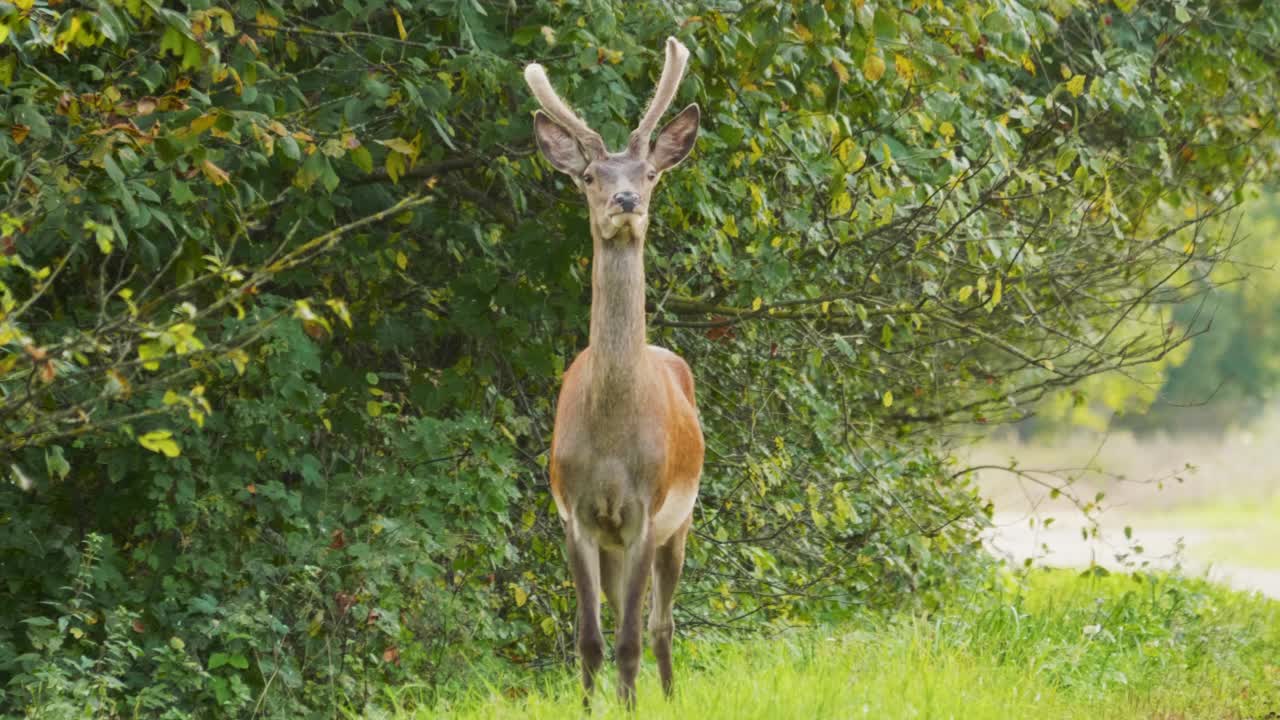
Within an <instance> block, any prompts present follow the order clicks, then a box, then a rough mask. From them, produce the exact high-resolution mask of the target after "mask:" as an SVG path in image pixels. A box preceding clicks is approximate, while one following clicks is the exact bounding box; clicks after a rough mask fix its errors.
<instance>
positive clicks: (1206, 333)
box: [965, 189, 1280, 597]
mask: <svg viewBox="0 0 1280 720" xmlns="http://www.w3.org/2000/svg"><path fill="white" fill-rule="evenodd" d="M1224 222H1225V223H1227V224H1230V225H1233V226H1234V227H1233V228H1231V230H1232V231H1233V232H1237V233H1239V235H1240V237H1241V239H1242V240H1243V242H1242V243H1241V245H1240V256H1239V259H1238V262H1237V263H1235V264H1233V266H1231V267H1224V268H1222V274H1221V276H1220V277H1219V278H1218V280H1220V281H1221V282H1222V285H1220V286H1218V287H1214V288H1211V289H1206V292H1205V293H1204V295H1203V296H1201V297H1198V298H1196V300H1195V301H1194V302H1190V303H1184V304H1181V305H1179V306H1177V307H1175V308H1174V309H1173V315H1174V317H1175V318H1177V320H1178V322H1180V323H1186V324H1188V325H1193V326H1198V328H1199V329H1200V330H1202V331H1203V332H1202V334H1200V335H1198V336H1197V337H1196V338H1195V339H1194V340H1193V341H1192V342H1191V343H1189V344H1188V346H1187V347H1185V348H1184V351H1183V352H1182V353H1180V354H1177V355H1172V356H1170V357H1169V358H1167V360H1166V361H1165V362H1163V363H1160V364H1157V365H1155V366H1152V367H1150V368H1146V369H1144V370H1143V372H1142V373H1140V374H1132V375H1120V374H1113V375H1109V376H1106V377H1100V378H1094V379H1092V380H1091V381H1089V382H1088V383H1086V386H1087V397H1088V398H1089V400H1088V401H1086V402H1073V401H1072V398H1073V397H1079V396H1074V395H1072V394H1064V395H1063V396H1062V397H1060V398H1058V399H1057V400H1056V401H1051V402H1049V403H1047V404H1046V405H1045V406H1044V407H1042V409H1041V410H1042V412H1041V414H1039V415H1037V416H1036V417H1034V418H1031V419H1028V420H1025V421H1023V422H1021V423H1018V424H1015V425H1013V426H1010V427H1008V428H1005V429H1002V430H1001V431H998V432H996V433H994V434H993V435H992V436H991V437H989V438H988V439H986V440H984V441H981V442H979V443H977V444H975V445H973V446H972V447H971V449H970V450H969V452H968V453H967V455H965V458H966V460H967V462H968V463H969V464H970V465H971V466H973V467H975V468H978V469H977V470H976V473H975V474H976V477H977V478H978V482H979V485H980V487H981V488H982V492H983V494H984V495H985V496H986V497H988V498H990V499H991V500H992V502H993V503H994V507H995V516H994V527H993V529H992V530H991V531H990V533H989V534H988V544H989V546H990V547H991V548H992V549H993V550H994V551H995V552H997V553H998V554H1000V555H1004V556H1006V557H1009V558H1012V559H1014V560H1015V561H1018V562H1024V563H1025V562H1028V561H1032V562H1038V563H1042V564H1047V565H1067V566H1080V567H1089V566H1091V565H1094V564H1096V565H1098V566H1101V567H1104V568H1118V567H1123V566H1134V565H1136V566H1143V565H1147V566H1152V567H1162V568H1167V567H1172V566H1175V565H1181V566H1182V567H1183V568H1184V569H1186V570H1188V571H1190V572H1193V573H1197V574H1208V575H1209V576H1211V577H1213V578H1215V579H1219V580H1223V581H1225V582H1228V583H1230V584H1232V585H1235V586H1237V587H1240V588H1245V589H1256V590H1261V591H1262V592H1265V593H1267V594H1269V595H1271V596H1273V597H1280V471H1278V469H1277V468H1278V467H1280V465H1278V464H1277V460H1280V404H1278V403H1277V402H1276V389H1277V386H1280V322H1277V321H1278V320H1280V274H1277V272H1276V267H1275V264H1276V259H1277V258H1280V238H1278V233H1277V230H1280V193H1277V192H1276V191H1275V190H1274V189H1271V190H1269V191H1261V192H1259V194H1258V197H1256V198H1255V199H1253V200H1252V201H1250V202H1248V203H1247V204H1246V205H1245V206H1243V208H1242V210H1241V212H1240V213H1238V214H1237V215H1236V216H1235V217H1232V218H1229V219H1227V220H1225V221H1224ZM1081 511H1084V512H1083V513H1082V512H1081Z"/></svg>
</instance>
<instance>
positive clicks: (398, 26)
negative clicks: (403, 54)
mask: <svg viewBox="0 0 1280 720" xmlns="http://www.w3.org/2000/svg"><path fill="white" fill-rule="evenodd" d="M391 14H392V15H395V16H396V32H398V33H400V39H401V40H408V39H409V33H407V32H405V29H404V20H403V19H401V17H400V11H399V10H396V9H395V8H391Z"/></svg>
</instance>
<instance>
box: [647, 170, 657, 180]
mask: <svg viewBox="0 0 1280 720" xmlns="http://www.w3.org/2000/svg"><path fill="white" fill-rule="evenodd" d="M656 177H658V171H657V170H650V171H649V179H650V180H652V179H654V178H656Z"/></svg>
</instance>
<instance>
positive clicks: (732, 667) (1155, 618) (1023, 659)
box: [389, 572, 1280, 720]
mask: <svg viewBox="0 0 1280 720" xmlns="http://www.w3.org/2000/svg"><path fill="white" fill-rule="evenodd" d="M677 657H678V660H679V663H678V669H677V682H678V689H677V695H676V697H675V699H674V700H673V701H672V702H666V701H664V699H663V698H662V697H661V693H660V690H659V688H658V681H657V678H656V674H655V673H654V671H653V666H652V661H651V659H649V660H647V664H646V666H645V672H644V673H643V674H642V675H641V678H640V683H639V703H640V707H641V714H642V715H643V716H644V717H645V718H680V719H681V720H688V718H743V719H747V720H749V719H751V718H761V719H763V718H806V719H808V718H836V717H838V718H861V717H867V718H965V719H974V720H982V719H983V718H992V719H995V718H1000V719H1002V720H1003V719H1005V718H1032V717H1035V718H1117V719H1119V718H1125V719H1126V720H1128V719H1130V718H1175V717H1176V718H1182V717H1187V718H1190V717H1195V718H1248V717H1265V716H1266V715H1267V713H1269V712H1273V711H1274V712H1280V668H1278V667H1277V665H1280V603H1276V602H1274V601H1268V600H1264V599H1262V598H1259V597H1257V596H1245V595H1241V594H1236V593H1231V592H1229V591H1226V590H1224V589H1222V588H1218V587H1214V586H1210V585H1207V584H1205V583H1202V582H1198V581H1185V580H1167V579H1151V578H1147V579H1145V580H1135V579H1133V578H1130V577H1128V576H1111V577H1108V578H1101V579H1095V578H1089V579H1084V578H1080V577H1078V576H1077V575H1076V574H1075V573H1070V572H1052V573H1042V572H1037V573H1034V574H1033V575H1032V576H1031V577H1030V579H1029V582H1028V586H1027V588H1026V589H1025V590H1023V591H1021V592H1018V593H1016V594H1011V593H997V592H995V591H992V592H991V593H990V594H983V595H979V596H976V597H972V598H970V599H968V600H966V601H957V603H956V605H955V606H954V607H951V608H948V609H947V610H946V611H944V612H942V613H940V614H937V615H934V616H932V617H923V616H899V617H894V618H889V619H884V618H872V617H864V618H861V619H860V620H854V621H850V622H849V623H846V624H844V625H842V626H839V627H836V628H827V629H819V628H812V629H808V630H802V631H793V632H789V633H785V634H782V635H778V636H775V637H772V638H768V639H763V638H762V639H753V640H747V641H728V640H724V641H712V640H707V639H699V640H696V641H690V642H685V643H682V645H681V646H680V647H678V648H677ZM612 672H613V671H612V667H611V666H610V665H606V668H605V674H606V676H609V679H608V680H606V683H605V687H604V688H603V689H602V691H598V692H597V695H596V703H595V710H594V712H593V713H592V716H591V717H593V718H595V717H599V718H622V717H631V716H629V715H628V714H627V713H625V712H624V711H623V710H622V709H621V708H619V707H618V706H617V705H616V704H615V703H614V702H613V701H612V692H613V687H612V684H611V682H612V678H611V676H612ZM389 702H390V705H391V710H392V716H393V717H396V718H404V719H408V718H437V717H440V718H458V719H459V720H470V719H480V718H535V719H536V718H566V717H575V716H577V715H578V714H579V713H580V712H581V711H580V694H579V690H578V687H577V680H576V677H575V676H574V675H573V673H572V670H571V669H570V668H567V667H566V668H563V669H560V670H557V671H556V672H553V673H550V674H547V675H543V676H540V677H537V678H531V677H530V676H529V675H528V674H524V675H522V674H519V673H515V672H512V671H505V672H502V673H489V674H486V675H485V676H484V677H483V678H482V679H481V678H477V680H476V682H475V683H474V684H473V685H472V688H471V690H470V691H468V692H462V693H461V694H454V695H452V696H450V697H447V698H443V699H441V698H436V699H435V700H434V701H431V702H430V703H429V704H428V701H427V700H426V696H425V694H424V691H422V690H421V689H419V688H412V687H410V688H401V689H400V690H398V691H395V692H393V693H391V694H390V696H389Z"/></svg>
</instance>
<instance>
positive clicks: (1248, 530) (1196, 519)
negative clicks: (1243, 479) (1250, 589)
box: [1135, 494, 1280, 569]
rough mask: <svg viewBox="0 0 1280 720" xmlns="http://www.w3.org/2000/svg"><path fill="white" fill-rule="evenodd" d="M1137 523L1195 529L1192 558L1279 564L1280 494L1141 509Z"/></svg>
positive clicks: (1260, 565)
mask: <svg viewBox="0 0 1280 720" xmlns="http://www.w3.org/2000/svg"><path fill="white" fill-rule="evenodd" d="M1135 524H1136V525H1137V526H1138V527H1142V526H1144V525H1145V526H1148V527H1161V528H1169V529H1172V530H1178V531H1184V532H1187V533H1196V534H1197V535H1198V536H1199V542H1193V543H1189V544H1188V547H1187V552H1188V555H1189V556H1190V557H1191V559H1193V560H1198V561H1200V562H1205V563H1219V564H1225V565H1230V566H1235V567H1250V568H1259V569H1277V568H1280V550H1278V549H1277V548H1280V494H1277V495H1275V496H1273V497H1271V498H1270V499H1258V500H1239V499H1216V500H1212V501H1208V502H1202V503H1194V504H1187V505H1180V506H1178V507H1175V508H1173V509H1170V510H1165V511H1161V512H1154V513H1145V514H1142V515H1139V516H1137V517H1136V518H1135Z"/></svg>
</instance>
